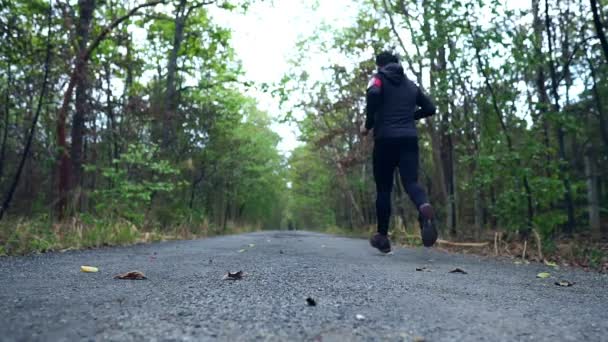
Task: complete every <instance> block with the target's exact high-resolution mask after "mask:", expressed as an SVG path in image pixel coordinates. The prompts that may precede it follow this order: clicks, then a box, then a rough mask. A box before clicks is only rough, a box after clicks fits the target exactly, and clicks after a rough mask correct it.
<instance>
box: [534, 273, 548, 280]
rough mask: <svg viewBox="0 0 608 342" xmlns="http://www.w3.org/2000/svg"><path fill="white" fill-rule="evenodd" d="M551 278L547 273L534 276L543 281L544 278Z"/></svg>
mask: <svg viewBox="0 0 608 342" xmlns="http://www.w3.org/2000/svg"><path fill="white" fill-rule="evenodd" d="M550 276H551V274H549V273H547V272H541V273H539V274H537V275H536V278H541V279H545V278H549V277H550Z"/></svg>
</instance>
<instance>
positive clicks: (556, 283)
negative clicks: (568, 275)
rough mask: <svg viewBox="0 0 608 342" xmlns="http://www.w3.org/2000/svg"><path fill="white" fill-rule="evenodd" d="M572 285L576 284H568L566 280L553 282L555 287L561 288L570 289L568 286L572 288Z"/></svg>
mask: <svg viewBox="0 0 608 342" xmlns="http://www.w3.org/2000/svg"><path fill="white" fill-rule="evenodd" d="M574 284H576V283H573V282H570V281H567V280H561V281H556V282H555V285H557V286H562V287H570V286H573V285H574Z"/></svg>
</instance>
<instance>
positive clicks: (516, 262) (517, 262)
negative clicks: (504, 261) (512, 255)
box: [513, 260, 523, 265]
mask: <svg viewBox="0 0 608 342" xmlns="http://www.w3.org/2000/svg"><path fill="white" fill-rule="evenodd" d="M513 263H514V264H515V265H521V264H523V262H521V261H519V260H515V261H514V262H513Z"/></svg>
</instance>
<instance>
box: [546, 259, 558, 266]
mask: <svg viewBox="0 0 608 342" xmlns="http://www.w3.org/2000/svg"><path fill="white" fill-rule="evenodd" d="M545 265H547V266H549V267H557V264H556V263H554V262H551V261H547V260H545Z"/></svg>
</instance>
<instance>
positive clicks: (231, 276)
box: [223, 271, 245, 280]
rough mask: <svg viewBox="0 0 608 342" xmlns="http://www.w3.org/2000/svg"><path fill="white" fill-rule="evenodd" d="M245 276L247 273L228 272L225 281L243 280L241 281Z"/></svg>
mask: <svg viewBox="0 0 608 342" xmlns="http://www.w3.org/2000/svg"><path fill="white" fill-rule="evenodd" d="M244 275H245V273H244V272H243V271H238V272H234V273H230V272H228V274H226V275H225V276H224V278H223V279H224V280H241V279H243V276H244Z"/></svg>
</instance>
